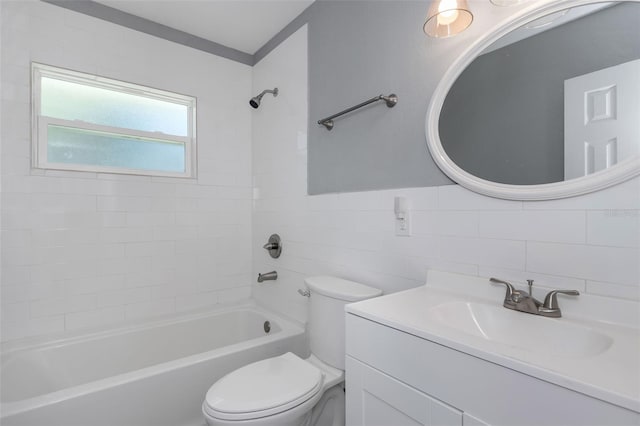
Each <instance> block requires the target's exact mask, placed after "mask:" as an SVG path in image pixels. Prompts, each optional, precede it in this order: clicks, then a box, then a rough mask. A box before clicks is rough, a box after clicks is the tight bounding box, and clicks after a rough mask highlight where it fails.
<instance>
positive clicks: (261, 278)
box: [258, 271, 278, 283]
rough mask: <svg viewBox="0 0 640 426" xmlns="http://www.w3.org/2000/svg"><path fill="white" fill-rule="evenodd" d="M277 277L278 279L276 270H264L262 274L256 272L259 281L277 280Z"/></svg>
mask: <svg viewBox="0 0 640 426" xmlns="http://www.w3.org/2000/svg"><path fill="white" fill-rule="evenodd" d="M277 279H278V273H277V272H276V271H271V272H266V273H264V274H258V282H259V283H261V282H263V281H269V280H277Z"/></svg>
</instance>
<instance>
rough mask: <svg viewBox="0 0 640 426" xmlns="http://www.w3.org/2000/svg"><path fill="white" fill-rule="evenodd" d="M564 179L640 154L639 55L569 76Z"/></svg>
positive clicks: (595, 170)
mask: <svg viewBox="0 0 640 426" xmlns="http://www.w3.org/2000/svg"><path fill="white" fill-rule="evenodd" d="M564 93H565V103H564V132H565V139H564V141H565V145H564V159H565V160H564V166H565V167H564V177H565V180H568V179H573V178H577V177H581V176H587V175H589V174H592V173H595V172H598V171H601V170H605V169H608V168H610V167H612V166H614V165H616V164H617V163H618V161H619V159H621V160H624V159H628V158H632V157H633V156H635V155H638V154H640V60H635V61H630V62H626V63H623V64H620V65H616V66H613V67H609V68H605V69H602V70H599V71H595V72H591V73H588V74H584V75H581V76H578V77H574V78H570V79H568V80H565V84H564Z"/></svg>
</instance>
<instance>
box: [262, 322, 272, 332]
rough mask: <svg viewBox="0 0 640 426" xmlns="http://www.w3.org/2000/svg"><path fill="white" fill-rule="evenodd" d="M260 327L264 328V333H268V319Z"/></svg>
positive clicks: (269, 328)
mask: <svg viewBox="0 0 640 426" xmlns="http://www.w3.org/2000/svg"><path fill="white" fill-rule="evenodd" d="M262 328H264V332H265V333H269V332H270V331H271V323H270V322H269V321H265V322H264V325H263V326H262Z"/></svg>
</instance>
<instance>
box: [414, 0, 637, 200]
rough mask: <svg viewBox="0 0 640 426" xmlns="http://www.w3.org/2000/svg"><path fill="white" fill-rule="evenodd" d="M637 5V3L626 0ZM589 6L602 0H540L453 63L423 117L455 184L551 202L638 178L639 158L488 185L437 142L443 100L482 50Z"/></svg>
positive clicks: (502, 195)
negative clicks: (557, 176)
mask: <svg viewBox="0 0 640 426" xmlns="http://www.w3.org/2000/svg"><path fill="white" fill-rule="evenodd" d="M627 1H633V2H640V0H627ZM592 3H602V1H601V0H543V1H542V2H536V4H534V5H532V6H531V7H528V8H524V9H523V10H521V11H519V12H518V13H516V14H515V15H514V16H512V17H511V18H509V19H508V20H507V21H505V22H503V23H501V24H499V25H498V26H497V27H495V28H494V29H493V30H490V31H489V32H488V33H487V35H485V36H484V37H481V38H480V39H478V40H477V41H475V42H474V43H473V44H472V45H471V46H469V47H468V48H467V49H466V50H465V51H464V52H463V53H462V55H460V57H458V59H456V60H455V61H454V63H453V64H452V65H451V67H450V68H449V69H448V71H447V72H446V73H445V75H444V77H443V78H442V80H441V81H440V83H439V84H438V86H437V87H436V89H435V92H434V93H433V96H432V98H431V102H430V104H429V109H428V110H427V118H426V125H425V126H426V136H427V146H428V147H429V151H430V152H431V156H432V157H433V159H434V161H435V162H436V164H437V165H438V167H440V169H441V170H442V171H443V172H444V173H445V174H446V175H447V176H449V177H450V178H451V179H453V180H454V181H455V182H457V183H458V184H460V185H462V186H464V187H465V188H467V189H470V190H471V191H474V192H478V193H480V194H484V195H488V196H490V197H495V198H504V199H508V200H523V201H524V200H551V199H556V198H566V197H573V196H577V195H582V194H586V193H589V192H593V191H598V190H600V189H603V188H607V187H609V186H612V185H616V184H618V183H621V182H624V181H625V180H628V179H631V178H633V177H635V176H638V175H640V156H636V157H634V158H630V159H628V160H625V161H622V162H620V163H618V164H617V165H616V166H615V167H612V168H611V169H607V170H602V171H599V172H596V173H594V174H592V175H589V176H585V177H581V178H577V179H571V180H568V181H564V182H555V183H547V184H541V185H509V184H503V183H496V182H491V181H488V180H485V179H481V178H479V177H477V176H474V175H472V174H470V173H468V172H467V171H465V170H463V169H461V168H460V167H459V166H458V165H457V164H456V163H454V162H453V160H452V159H451V158H449V156H448V155H447V153H446V152H445V150H444V147H443V146H442V141H441V140H440V132H439V130H438V121H439V118H440V112H441V111H442V106H443V104H444V100H445V98H446V96H447V93H448V92H449V89H450V88H451V87H452V86H453V84H454V83H455V81H456V79H457V78H458V76H459V75H460V74H461V73H462V71H464V69H465V68H466V67H467V65H469V64H470V63H471V62H472V61H473V60H474V59H475V58H476V57H477V56H478V55H479V54H480V53H481V52H482V51H483V50H484V49H485V48H487V47H488V46H489V45H490V44H491V43H493V42H494V41H496V40H497V39H499V38H500V37H502V36H503V35H505V34H507V33H509V32H510V31H512V30H515V29H516V28H518V27H520V26H522V25H524V24H526V23H528V22H531V21H533V20H535V19H538V18H541V17H542V16H545V15H547V14H550V13H554V12H558V11H560V10H563V9H566V8H571V7H577V6H582V5H586V4H592Z"/></svg>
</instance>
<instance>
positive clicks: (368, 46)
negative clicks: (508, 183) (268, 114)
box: [308, 1, 452, 194]
mask: <svg viewBox="0 0 640 426" xmlns="http://www.w3.org/2000/svg"><path fill="white" fill-rule="evenodd" d="M427 7H428V3H426V2H424V1H365V2H362V1H340V2H336V1H318V2H316V4H314V5H313V6H312V8H310V9H308V10H309V11H310V12H312V13H309V15H308V19H309V102H310V105H309V145H308V150H309V151H308V159H309V160H308V161H309V163H308V190H309V193H310V194H319V193H327V192H343V191H359V190H373V189H383V188H401V187H416V186H433V185H443V184H448V183H451V181H450V180H449V179H448V178H447V177H446V176H445V175H444V174H443V173H442V172H441V171H440V170H439V169H438V167H437V166H436V165H435V164H434V162H433V160H432V159H431V157H430V155H429V152H428V150H427V147H426V140H425V131H424V123H425V113H426V111H427V106H428V102H429V97H430V95H431V93H432V91H433V89H434V88H435V85H436V84H437V82H438V78H434V77H435V76H439V75H441V74H442V72H443V65H446V64H447V62H448V61H439V57H440V58H441V57H442V56H443V55H447V56H449V55H450V53H449V52H445V46H447V45H448V46H451V45H452V43H447V42H446V41H445V43H436V42H438V41H441V40H434V39H430V38H428V37H426V36H425V35H424V33H423V32H422V25H423V23H424V22H423V20H424V16H425V14H426V10H427ZM389 93H396V94H397V95H398V98H399V101H398V104H397V105H396V106H395V107H394V108H387V107H386V106H385V105H384V103H383V102H380V103H377V104H374V105H372V106H370V107H367V108H365V109H363V110H359V111H357V112H353V113H351V114H350V115H349V116H347V117H343V118H338V119H336V120H335V128H334V129H333V130H332V131H327V130H326V129H325V128H324V127H322V126H319V125H318V124H317V123H316V122H317V120H318V119H320V118H324V117H326V116H328V115H331V114H334V113H336V112H339V111H341V110H343V109H345V108H346V107H350V106H353V105H356V104H358V103H360V102H362V101H364V100H366V99H369V98H371V97H373V96H376V95H378V94H389Z"/></svg>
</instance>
